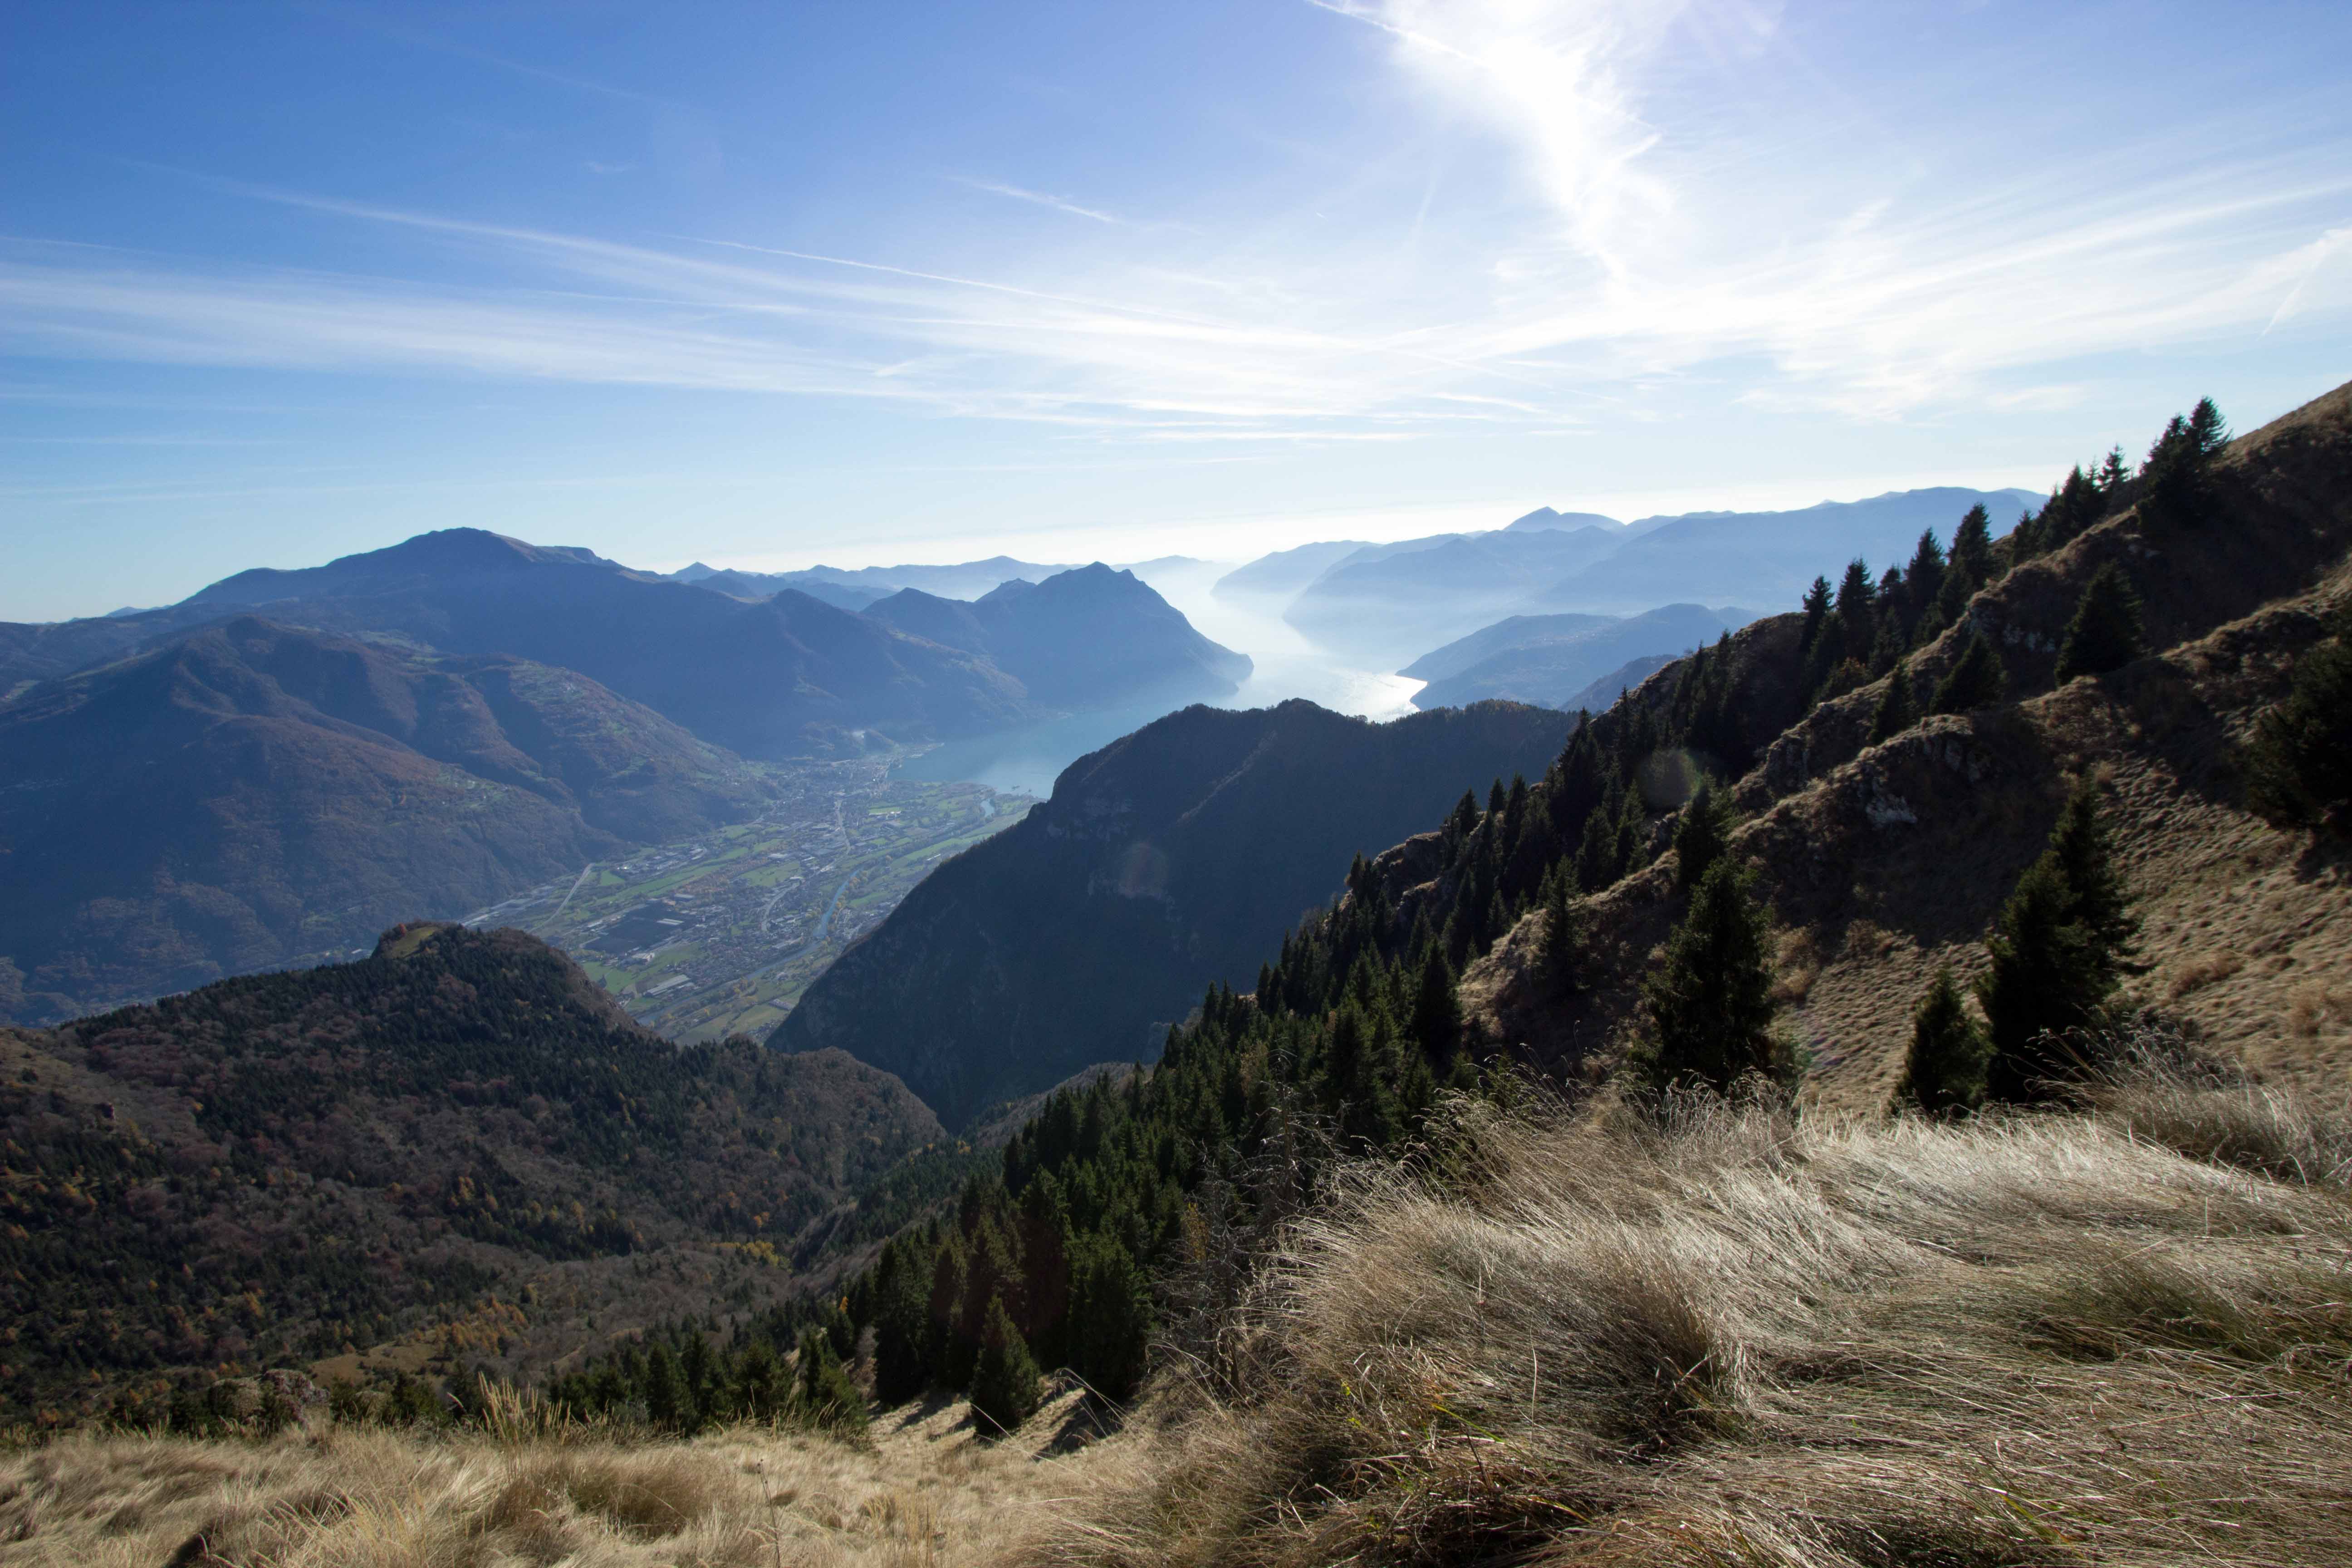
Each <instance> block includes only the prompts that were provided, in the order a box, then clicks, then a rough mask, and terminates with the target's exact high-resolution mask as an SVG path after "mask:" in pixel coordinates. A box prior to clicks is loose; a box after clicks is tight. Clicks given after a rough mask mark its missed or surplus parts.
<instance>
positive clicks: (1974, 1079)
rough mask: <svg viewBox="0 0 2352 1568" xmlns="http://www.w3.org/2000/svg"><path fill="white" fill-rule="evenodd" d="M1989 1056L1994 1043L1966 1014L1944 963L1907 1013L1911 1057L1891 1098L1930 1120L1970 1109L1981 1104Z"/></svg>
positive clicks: (1948, 969)
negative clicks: (1894, 1095)
mask: <svg viewBox="0 0 2352 1568" xmlns="http://www.w3.org/2000/svg"><path fill="white" fill-rule="evenodd" d="M1991 1058H1992V1043H1991V1042H1990V1040H1988V1039H1987V1038H1986V1037H1985V1032H1984V1030H1983V1029H1982V1028H1980V1027H1979V1026H1978V1024H1977V1021H1976V1020H1975V1019H1974V1018H1972V1017H1970V1016H1969V1010H1968V1004H1967V1002H1966V1001H1965V1000H1964V999H1963V998H1962V995H1961V993H1960V988H1959V985H1958V983H1957V982H1956V981H1954V980H1953V978H1952V971H1951V966H1950V965H1948V964H1947V965H1946V966H1945V967H1943V968H1942V969H1939V970H1937V972H1936V979H1935V983H1934V984H1931V985H1930V986H1928V988H1927V995H1926V996H1924V997H1922V998H1921V999H1920V1002H1919V1005H1918V1008H1917V1010H1916V1011H1915V1012H1914V1013H1913V1014H1912V1015H1911V1054H1910V1058H1909V1060H1908V1061H1907V1062H1906V1064H1905V1067H1904V1069H1903V1081H1902V1083H1901V1084H1900V1085H1899V1086H1898V1087H1897V1088H1896V1089H1895V1094H1896V1096H1897V1098H1899V1099H1900V1100H1906V1101H1907V1102H1909V1103H1911V1104H1914V1105H1916V1106H1917V1107H1918V1108H1919V1109H1920V1110H1924V1111H1927V1113H1928V1114H1929V1115H1931V1116H1941V1115H1948V1114H1949V1113H1951V1112H1953V1111H1958V1110H1975V1109H1976V1108H1977V1107H1978V1106H1979V1105H1981V1104H1983V1103H1984V1097H1985V1072H1986V1068H1987V1067H1988V1066H1989V1065H1990V1061H1991Z"/></svg>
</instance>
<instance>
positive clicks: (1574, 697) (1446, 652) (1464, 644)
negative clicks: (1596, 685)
mask: <svg viewBox="0 0 2352 1568" xmlns="http://www.w3.org/2000/svg"><path fill="white" fill-rule="evenodd" d="M1755 618H1756V617H1755V616H1753V615H1752V614H1750V613H1749V612H1748V611H1746V610H1740V609H1731V608H1726V609H1721V610H1710V609H1708V608H1707V607H1706V605H1662V606H1661V607H1659V608H1657V609H1654V610H1652V611H1650V612H1649V613H1648V614H1646V615H1640V616H1626V617H1624V618H1623V619H1622V620H1621V619H1612V618H1610V617H1606V616H1575V615H1568V616H1512V617H1511V618H1510V619H1509V620H1507V621H1500V622H1497V623H1496V625H1494V626H1488V627H1486V628H1485V629H1484V630H1482V631H1477V632H1473V633H1472V634H1471V635H1470V636H1468V637H1464V638H1463V639H1462V640H1461V641H1459V642H1455V643H1449V644H1447V645H1446V646H1445V647H1442V648H1438V649H1435V650H1434V651H1433V652H1430V653H1426V654H1423V656H1422V657H1421V658H1417V659H1415V660H1414V661H1413V662H1412V663H1411V664H1409V665H1407V666H1405V668H1403V669H1402V671H1400V672H1399V673H1400V674H1403V675H1408V676H1412V677H1415V678H1417V679H1423V680H1426V681H1428V682H1429V684H1428V685H1426V686H1424V687H1423V688H1422V689H1420V690H1419V691H1417V692H1415V693H1414V694H1413V699H1412V701H1413V706H1414V707H1416V708H1438V707H1446V706H1453V705H1457V704H1460V703H1464V702H1476V701H1480V700H1484V699H1486V698H1501V699H1504V700H1507V701H1512V702H1533V703H1536V704H1538V706H1540V707H1545V708H1558V709H1561V710H1565V711H1573V710H1575V709H1577V708H1578V707H1580V706H1582V705H1583V704H1581V703H1580V702H1579V700H1578V699H1579V698H1580V697H1581V696H1582V695H1583V693H1584V692H1585V690H1586V689H1587V688H1588V687H1590V686H1591V684H1592V683H1593V682H1594V681H1596V680H1601V679H1604V678H1605V677H1606V676H1607V675H1608V674H1609V673H1610V672H1611V671H1612V670H1615V669H1619V668H1624V667H1625V666H1627V665H1629V664H1632V663H1633V662H1634V661H1635V660H1639V659H1643V658H1658V657H1660V656H1665V657H1672V656H1674V655H1676V654H1685V653H1688V652H1690V651H1691V650H1692V649H1693V648H1696V647H1700V646H1701V645H1703V644H1706V643H1709V642H1712V641H1714V640H1715V639H1716V638H1717V637H1720V636H1722V635H1723V634H1724V633H1725V632H1727V631H1737V630H1738V629H1739V628H1740V627H1741V626H1746V625H1747V624H1748V622H1749V621H1752V620H1754V619H1755ZM1613 695H1614V693H1613V692H1612V696H1613ZM1601 706H1603V707H1606V706H1607V704H1606V703H1603V704H1601Z"/></svg>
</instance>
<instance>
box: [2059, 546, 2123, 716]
mask: <svg viewBox="0 0 2352 1568" xmlns="http://www.w3.org/2000/svg"><path fill="white" fill-rule="evenodd" d="M2140 652H2141V636H2140V605H2139V595H2137V594H2136V593H2134V592H2133V591H2132V585H2131V579H2129V578H2128V577H2126V576H2125V575H2124V572H2123V568H2122V567H2120V566H2118V565H2116V563H2114V562H2112V561H2110V562H2108V563H2105V565H2103V566H2101V567H2100V568H2099V569H2098V570H2097V571H2096V572H2094V573H2092V574H2091V580H2090V581H2089V582H2088V583H2086V584H2084V585H2083V596H2082V598H2081V599H2079V600H2077V601H2076V602H2075V605H2074V619H2073V620H2071V621H2069V622H2067V623H2066V637H2065V640H2064V641H2063V642H2062V643H2061V644H2060V645H2059V648H2058V675H2057V679H2058V684H2059V685H2061V686H2063V685H2064V684H2066V682H2068V681H2070V680H2072V679H2074V678H2075V677H2076V676H2078V675H2105V674H2106V673H2107V671H2109V670H2111V669H2120V668H2123V667H2124V666H2125V665H2126V664H2129V663H2130V662H2131V661H2132V660H2133V659H2136V658H2138V657H2139V656H2140Z"/></svg>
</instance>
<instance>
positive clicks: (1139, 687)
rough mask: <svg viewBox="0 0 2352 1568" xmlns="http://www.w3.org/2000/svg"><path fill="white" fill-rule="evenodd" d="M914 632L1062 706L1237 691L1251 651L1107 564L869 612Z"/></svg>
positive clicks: (919, 597) (911, 594)
mask: <svg viewBox="0 0 2352 1568" xmlns="http://www.w3.org/2000/svg"><path fill="white" fill-rule="evenodd" d="M866 614H867V615H869V616H873V617H874V618H875V619H876V620H878V621H883V622H887V624H889V625H890V626H896V627H897V628H898V630H900V631H903V632H905V633H907V634H908V635H909V636H911V637H926V638H929V640H930V641H932V642H935V643H939V644H940V645H941V646H943V647H952V648H956V649H960V650H961V651H962V652H965V653H971V654H977V655H980V656H981V657H982V658H987V659H989V660H990V661H991V662H992V663H993V664H994V665H995V666H996V667H997V668H999V669H1002V670H1003V671H1005V672H1006V673H1007V674H1009V675H1011V676H1013V678H1014V679H1017V680H1019V681H1020V682H1021V683H1022V685H1023V686H1024V687H1025V688H1026V689H1027V690H1028V692H1029V695H1030V696H1031V697H1032V698H1033V699H1034V700H1037V701H1039V702H1043V703H1046V704H1048V705H1050V706H1053V707H1056V708H1070V709H1087V708H1105V707H1115V706H1124V705H1126V704H1129V703H1134V702H1140V701H1147V700H1154V699H1157V700H1165V701H1185V700H1199V699H1202V698H1208V697H1229V696H1231V695H1232V694H1233V693H1234V691H1236V690H1238V689H1240V686H1241V682H1242V681H1244V680H1245V679H1248V678H1249V673H1250V668H1251V665H1250V660H1249V657H1248V656H1247V655H1246V654H1239V653H1235V652H1234V651H1233V650H1232V649H1231V648H1228V647H1220V646H1219V645H1218V644H1216V643H1213V642H1211V641H1210V640H1209V639H1208V638H1207V637H1202V635H1201V634H1200V633H1199V632H1197V631H1194V630H1193V629H1192V623H1191V622H1190V621H1188V620H1186V619H1185V618H1184V616H1183V615H1182V614H1181V612H1180V611H1178V610H1177V609H1176V608H1175V606H1173V605H1171V604H1169V603H1168V601H1167V600H1165V599H1163V598H1161V597H1160V595H1158V594H1157V593H1155V592H1153V591H1152V589H1151V588H1150V585H1149V584H1145V583H1143V582H1142V581H1141V580H1139V578H1138V577H1137V576H1136V575H1135V574H1134V573H1132V572H1115V571H1113V570H1111V569H1110V568H1109V567H1108V566H1106V565H1104V564H1102V563H1100V562H1097V563H1094V564H1093V565H1091V566H1082V567H1078V568H1076V569H1075V570H1072V571H1068V572H1063V573H1058V574H1055V575H1054V576H1051V577H1048V578H1046V579H1045V581H1044V582H1042V583H1030V582H1026V581H1022V580H1015V581H1013V582H1008V583H1003V584H999V585H998V586H997V587H995V588H993V589H992V590H991V591H990V592H988V593H987V594H984V595H982V596H981V597H980V598H979V599H977V600H975V601H973V602H971V603H970V604H966V603H964V602H962V601H961V600H956V599H943V598H938V597H935V596H934V595H929V594H926V593H923V592H921V591H920V590H919V589H914V588H908V589H903V590H901V591H900V592H898V593H897V594H894V595H891V596H890V597H888V598H887V599H883V600H880V601H879V602H877V603H876V604H874V605H870V606H868V608H867V609H866Z"/></svg>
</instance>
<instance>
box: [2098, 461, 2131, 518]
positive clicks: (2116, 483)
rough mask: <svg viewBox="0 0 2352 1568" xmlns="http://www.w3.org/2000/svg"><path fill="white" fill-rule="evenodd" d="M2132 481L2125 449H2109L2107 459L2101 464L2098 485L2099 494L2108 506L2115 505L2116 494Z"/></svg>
mask: <svg viewBox="0 0 2352 1568" xmlns="http://www.w3.org/2000/svg"><path fill="white" fill-rule="evenodd" d="M2129 479H2131V465H2130V464H2129V463H2127V462H2126V461H2124V449H2123V448H2122V447H2109V448H2107V455H2106V458H2105V460H2104V461H2102V462H2101V463H2100V464H2099V473H2098V480H2097V483H2098V487H2099V494H2100V495H2101V496H2102V497H2103V498H2105V500H2106V501H2107V504H2108V505H2110V506H2113V505H2114V504H2115V500H2114V498H2115V494H2116V491H2117V490H2120V489H2123V488H2124V486H2125V484H2126V482H2128V481H2129Z"/></svg>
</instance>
